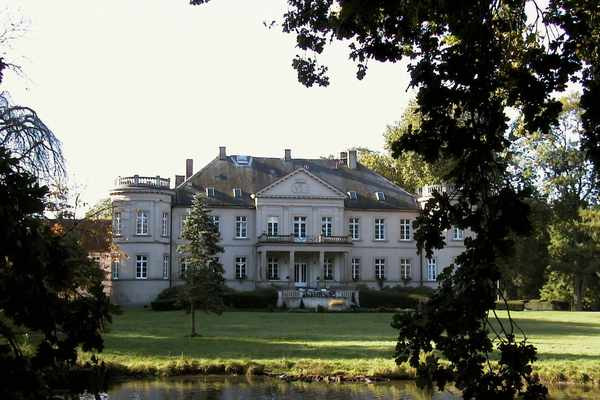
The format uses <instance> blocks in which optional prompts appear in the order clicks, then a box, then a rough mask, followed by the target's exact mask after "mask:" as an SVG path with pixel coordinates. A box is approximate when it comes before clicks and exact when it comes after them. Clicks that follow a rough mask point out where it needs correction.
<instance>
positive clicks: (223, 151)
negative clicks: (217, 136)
mask: <svg viewBox="0 0 600 400" xmlns="http://www.w3.org/2000/svg"><path fill="white" fill-rule="evenodd" d="M226 158H227V149H226V148H225V146H219V160H225V159H226Z"/></svg>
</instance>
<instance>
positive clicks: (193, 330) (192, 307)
mask: <svg viewBox="0 0 600 400" xmlns="http://www.w3.org/2000/svg"><path fill="white" fill-rule="evenodd" d="M190 307H191V311H192V337H193V336H196V335H197V333H196V310H195V309H194V302H193V301H192V302H191V303H190Z"/></svg>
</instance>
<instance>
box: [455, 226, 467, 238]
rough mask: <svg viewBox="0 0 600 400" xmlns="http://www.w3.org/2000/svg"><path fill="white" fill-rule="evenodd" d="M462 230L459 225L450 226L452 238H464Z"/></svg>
mask: <svg viewBox="0 0 600 400" xmlns="http://www.w3.org/2000/svg"><path fill="white" fill-rule="evenodd" d="M464 238H465V235H464V231H463V230H462V229H460V228H459V227H457V226H455V227H453V228H452V240H464Z"/></svg>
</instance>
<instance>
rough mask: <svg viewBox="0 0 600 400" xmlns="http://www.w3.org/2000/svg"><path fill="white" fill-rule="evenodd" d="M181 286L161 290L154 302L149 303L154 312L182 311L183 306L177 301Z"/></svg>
mask: <svg viewBox="0 0 600 400" xmlns="http://www.w3.org/2000/svg"><path fill="white" fill-rule="evenodd" d="M180 290H181V286H173V287H170V288H168V289H165V290H163V291H162V292H160V293H159V294H158V296H156V300H154V301H153V302H151V303H150V307H151V308H152V310H154V311H173V310H181V309H183V304H181V303H180V302H179V301H178V294H179V291H180Z"/></svg>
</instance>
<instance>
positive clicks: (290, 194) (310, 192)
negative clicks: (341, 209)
mask: <svg viewBox="0 0 600 400" xmlns="http://www.w3.org/2000/svg"><path fill="white" fill-rule="evenodd" d="M256 197H286V198H320V199H344V198H345V197H346V195H345V193H343V192H341V191H340V190H338V189H337V188H335V187H334V186H332V185H330V184H329V183H327V182H325V181H324V180H322V179H320V178H319V177H317V176H315V175H313V174H311V173H310V172H308V171H307V170H305V169H303V168H300V169H297V170H295V171H294V172H291V173H289V174H287V175H286V176H284V177H283V178H281V179H278V180H277V181H275V182H273V183H272V184H270V185H269V186H267V187H265V188H263V189H261V190H259V191H258V192H257V193H256Z"/></svg>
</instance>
